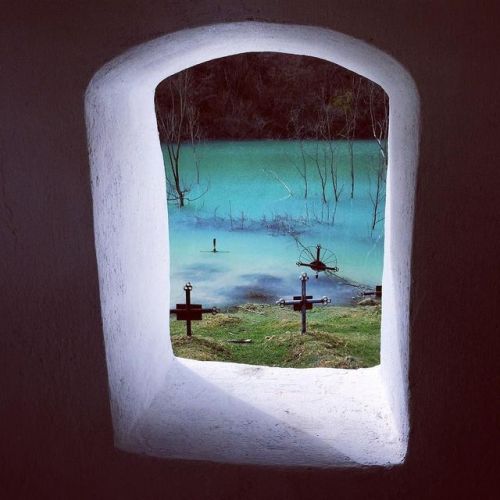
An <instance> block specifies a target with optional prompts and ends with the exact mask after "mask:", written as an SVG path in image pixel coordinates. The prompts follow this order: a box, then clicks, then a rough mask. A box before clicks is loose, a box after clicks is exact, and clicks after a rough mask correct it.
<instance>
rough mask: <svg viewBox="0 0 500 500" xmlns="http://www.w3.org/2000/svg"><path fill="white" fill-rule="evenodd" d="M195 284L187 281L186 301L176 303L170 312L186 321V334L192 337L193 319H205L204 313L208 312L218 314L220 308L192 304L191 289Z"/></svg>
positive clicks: (180, 319) (177, 318)
mask: <svg viewBox="0 0 500 500" xmlns="http://www.w3.org/2000/svg"><path fill="white" fill-rule="evenodd" d="M192 289H193V285H191V283H189V282H188V283H186V284H185V285H184V291H185V292H186V303H185V304H176V307H175V309H170V314H175V315H176V318H175V319H176V320H178V321H185V322H186V335H187V336H188V337H191V334H192V332H191V321H200V320H202V319H203V317H202V315H203V314H207V313H212V314H217V313H218V312H219V310H218V309H217V308H216V307H212V308H203V307H202V306H201V304H191V290H192Z"/></svg>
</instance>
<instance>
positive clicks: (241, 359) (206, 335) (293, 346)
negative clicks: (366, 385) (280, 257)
mask: <svg viewBox="0 0 500 500" xmlns="http://www.w3.org/2000/svg"><path fill="white" fill-rule="evenodd" d="M204 317H205V319H204V320H203V321H195V322H193V336H192V337H191V338H188V337H187V336H186V327H185V322H183V321H175V317H172V318H171V319H172V321H171V326H170V329H171V336H172V343H173V348H174V352H175V354H176V356H179V357H183V358H191V359H198V360H201V361H231V362H234V363H247V364H252V365H268V366H281V367H289V368H308V367H330V368H361V367H369V366H374V365H377V364H378V363H379V362H380V306H371V307H361V306H358V307H334V306H330V307H320V306H319V307H316V308H314V309H313V310H312V311H309V312H308V314H307V319H308V333H307V334H306V335H301V334H300V313H297V312H294V311H292V310H291V308H289V307H287V308H280V307H278V306H271V305H255V304H246V305H243V306H238V307H236V308H232V309H230V310H228V311H226V312H224V313H220V314H218V315H216V316H211V315H205V316H204ZM235 340H239V341H241V340H251V342H249V343H233V341H235Z"/></svg>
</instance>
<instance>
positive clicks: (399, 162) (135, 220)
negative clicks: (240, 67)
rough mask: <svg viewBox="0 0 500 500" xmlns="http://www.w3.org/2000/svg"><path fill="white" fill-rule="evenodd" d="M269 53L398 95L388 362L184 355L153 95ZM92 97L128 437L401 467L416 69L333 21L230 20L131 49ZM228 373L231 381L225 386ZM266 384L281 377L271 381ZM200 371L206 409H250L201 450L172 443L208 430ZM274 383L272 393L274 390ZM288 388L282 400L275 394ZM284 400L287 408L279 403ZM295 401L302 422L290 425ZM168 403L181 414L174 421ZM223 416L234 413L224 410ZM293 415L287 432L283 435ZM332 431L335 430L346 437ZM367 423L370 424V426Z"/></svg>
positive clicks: (111, 354)
mask: <svg viewBox="0 0 500 500" xmlns="http://www.w3.org/2000/svg"><path fill="white" fill-rule="evenodd" d="M257 51H273V52H284V53H289V54H303V55H310V56H315V57H319V58H323V59H325V60H329V61H332V62H335V63H336V64H339V65H341V66H344V67H346V68H348V69H350V70H352V71H355V72H356V73H359V74H361V75H363V76H365V77H367V78H369V79H371V80H373V81H374V82H376V83H378V84H379V85H381V86H382V87H383V88H384V89H385V90H386V92H387V93H388V94H389V98H390V105H391V106H390V109H391V111H390V112H391V115H390V127H391V128H390V142H389V159H390V165H389V175H388V179H387V206H386V218H385V227H386V236H385V255H384V277H383V287H384V302H383V314H382V318H383V321H382V348H381V366H380V367H379V368H378V367H377V368H374V369H368V370H358V371H346V370H334V369H322V370H319V369H315V370H302V371H301V373H300V375H299V374H298V371H297V370H292V371H290V370H289V369H288V370H285V369H276V368H261V369H259V370H257V371H256V370H255V369H252V370H251V369H247V368H246V367H244V366H240V367H238V366H235V365H232V364H230V363H227V364H225V363H210V362H205V363H199V362H190V361H183V360H178V359H177V358H175V357H174V355H173V352H172V348H171V344H170V337H169V316H168V308H169V303H170V300H169V298H170V297H169V293H170V290H169V246H168V230H167V227H168V213H167V203H166V193H165V177H164V167H163V158H162V154H161V149H160V144H159V139H158V133H157V128H156V119H155V113H154V91H155V88H156V86H157V84H158V83H159V82H160V81H162V80H163V79H165V78H166V77H168V76H170V75H172V74H174V73H177V72H178V71H181V70H183V69H185V68H188V67H190V66H193V65H195V64H199V63H201V62H204V61H207V60H210V59H214V58H218V57H224V56H227V55H232V54H238V53H243V52H257ZM85 102H86V120H87V129H88V139H89V150H90V162H91V175H92V195H93V206H94V225H95V244H96V252H97V261H98V269H99V286H100V296H101V306H102V320H103V327H104V335H105V345H106V357H107V365H108V377H109V387H110V398H111V408H112V416H113V426H114V431H115V443H116V445H117V446H118V447H120V448H123V449H127V450H130V451H137V452H145V453H149V454H152V455H157V456H166V457H171V456H176V457H181V458H195V459H196V458H199V459H206V460H219V461H229V462H250V463H278V464H284V465H287V464H288V465H292V464H294V465H321V466H329V465H340V464H353V463H354V464H387V463H398V462H401V461H402V460H403V459H404V455H405V452H406V442H407V436H408V420H409V416H408V384H407V373H408V362H409V360H408V336H409V322H408V315H409V291H410V257H411V240H412V226H413V211H414V209H413V199H414V191H415V177H416V175H415V174H416V165H417V154H418V123H419V118H418V95H417V92H416V88H415V85H414V83H413V81H412V79H411V77H410V76H409V75H408V74H407V72H406V71H405V70H404V68H402V67H401V66H400V65H399V64H398V63H397V62H396V61H394V60H393V59H392V58H391V57H389V56H388V55H386V54H384V53H382V52H381V51H379V50H377V49H375V48H374V47H371V46H369V45H367V44H365V43H363V42H361V41H359V40H355V39H352V38H350V37H348V36H345V35H342V34H339V33H336V32H333V31H330V30H326V29H321V28H314V27H306V26H291V25H274V24H265V23H253V22H246V23H231V24H221V25H215V26H208V27H203V28H197V29H192V30H186V31H182V32H178V33H174V34H171V35H168V36H165V37H162V38H159V39H156V40H154V41H152V42H149V43H146V44H143V45H141V46H139V47H136V48H134V49H132V50H130V51H128V52H127V53H125V54H123V55H121V56H119V57H118V58H116V59H115V60H113V61H111V62H110V63H109V64H107V65H106V66H105V67H103V68H102V69H101V70H100V71H99V72H98V73H97V74H96V75H95V76H94V78H93V79H92V81H91V83H90V85H89V87H88V90H87V93H86V101H85ZM186 370H187V371H188V372H189V374H188V375H187V372H186ZM191 375H192V378H190V380H191V382H190V386H189V387H181V386H179V385H178V384H177V385H176V380H178V378H180V377H184V378H189V377H190V376H191ZM266 377H267V378H266ZM229 379H230V380H231V384H227V383H225V381H227V380H229ZM263 379H264V380H268V381H269V383H268V384H264V386H262V385H259V383H260V384H261V383H262V380H263ZM200 380H201V384H200V391H201V387H202V385H203V383H205V382H206V383H207V384H209V386H210V387H217V391H218V392H217V394H219V395H220V397H219V396H217V397H216V396H214V397H213V399H212V400H207V401H206V404H207V405H210V404H213V405H218V404H220V405H221V408H222V407H223V406H224V405H227V408H228V411H229V413H230V412H231V411H232V410H234V408H235V407H237V406H238V404H239V403H235V402H242V406H241V409H240V410H239V411H234V415H233V416H232V420H231V419H230V421H226V422H225V428H226V432H225V433H222V434H217V432H215V431H214V433H213V436H216V439H215V441H214V438H213V436H212V438H211V439H212V440H210V439H207V441H206V442H204V443H201V444H199V443H198V444H197V446H193V443H191V442H190V441H189V439H187V438H186V440H182V439H181V440H177V442H176V443H174V444H173V441H175V439H173V438H174V435H175V434H177V435H182V433H184V434H185V435H186V436H189V435H190V434H192V435H195V436H196V437H197V439H198V440H199V439H201V438H200V435H199V433H197V432H196V431H197V429H200V428H202V426H203V425H204V421H203V420H202V419H199V418H197V417H193V412H192V411H191V410H193V411H203V409H204V408H199V407H197V408H193V407H192V404H193V401H195V400H196V401H199V394H197V393H196V391H194V392H193V387H194V386H196V384H197V382H196V381H200ZM291 380H294V382H293V387H292V386H291V385H290V384H291V382H290V381H291ZM259 381H260V382H259ZM271 383H272V387H273V390H271V391H267V392H266V391H263V387H264V388H265V387H269V386H270V384H271ZM240 387H244V388H245V389H244V393H243V392H238V391H240V389H239V388H240ZM311 387H314V388H315V390H316V392H315V391H314V390H313V391H311ZM337 388H338V390H337ZM306 392H307V393H310V394H312V395H313V396H314V397H312V398H311V399H310V400H309V401H307V405H305V404H301V401H300V395H301V394H302V393H306ZM280 394H281V395H282V396H283V397H282V399H280V398H279V397H277V396H278V395H280ZM188 398H191V399H190V400H188ZM228 400H230V401H231V404H229V403H228ZM348 400H349V401H348ZM273 401H274V402H275V403H276V401H277V402H278V404H274V406H273ZM297 403H298V406H297ZM190 405H191V406H190ZM294 405H296V406H297V407H294ZM287 406H289V407H290V408H291V410H287V411H288V413H286V415H282V414H281V413H280V412H281V409H282V408H283V407H287ZM306 406H307V407H306ZM249 408H250V409H256V414H255V415H254V416H253V420H252V422H251V426H252V427H253V428H254V430H255V432H256V433H257V434H256V435H266V436H267V438H266V439H267V441H269V440H271V441H272V440H273V439H274V441H275V445H274V446H273V447H271V448H272V449H269V450H267V451H266V450H265V449H264V450H263V448H266V446H265V445H264V446H263V445H262V444H259V442H258V439H255V440H250V442H247V444H246V445H245V446H243V440H244V438H242V436H244V435H245V433H246V430H245V429H244V428H243V425H244V424H243V423H241V421H240V420H241V416H242V415H245V414H248V412H249ZM292 410H293V411H295V412H296V417H295V419H293V418H292V419H291V420H290V418H291V417H288V415H289V414H290V412H292V413H293V411H292ZM169 412H171V415H173V417H172V418H171V419H170V420H169V419H168V418H167V419H166V420H165V419H164V420H162V417H164V416H165V415H167V416H168V415H169ZM373 414H377V415H379V418H378V420H377V421H376V422H371V419H372V417H373ZM262 415H263V417H261V416H262ZM316 415H320V417H321V421H318V420H317V419H316ZM190 416H191V418H190ZM308 416H309V417H310V418H309V417H308ZM176 418H178V420H175V419H176ZM308 418H309V420H308ZM186 419H187V420H188V424H186ZM214 419H215V421H217V419H220V420H221V421H222V420H224V418H223V416H222V417H221V416H220V414H219V417H217V416H215V417H214ZM259 419H260V420H259ZM287 419H288V420H287ZM329 419H330V420H329ZM315 421H316V422H317V423H316V424H315V423H314V422H315ZM281 424H283V425H284V426H285V428H283V426H282V427H281V431H276V432H275V434H272V433H273V432H274V431H272V429H274V428H275V427H276V428H280V425H281ZM372 424H373V425H372ZM181 425H184V426H186V425H188V426H191V427H182V428H180V427H179V426H181ZM246 425H247V427H248V426H249V424H248V423H247V424H246ZM320 428H321V429H322V430H321V429H320ZM332 428H336V429H337V430H336V432H335V433H334V434H332V432H331V429H332ZM367 428H368V429H369V430H370V432H365V431H364V430H363V429H367ZM283 429H284V430H283ZM212 431H213V429H212ZM212 431H210V430H207V431H206V432H205V433H204V434H203V435H204V436H205V435H206V434H207V432H208V433H210V432H212ZM294 433H295V434H294ZM299 434H300V436H303V435H307V436H314V439H315V440H316V441H320V442H321V443H322V445H321V447H319V448H318V446H317V443H316V444H314V443H313V444H311V443H309V442H308V443H309V444H308V443H305V442H303V438H302V437H297V436H299ZM169 436H171V437H172V439H169ZM273 436H274V437H273ZM238 439H239V440H240V442H239V446H238V443H237V442H236V443H235V440H236V441H237V440H238ZM224 440H228V442H227V443H224V442H223V441H224ZM229 440H231V443H229ZM301 440H302V441H301ZM290 441H294V443H295V446H299V445H300V448H301V449H302V450H303V449H305V448H307V447H308V446H310V453H308V454H306V455H303V454H302V455H300V456H296V455H297V454H295V455H294V453H292V452H291V449H289V448H287V442H290ZM325 443H326V445H325V446H323V444H325ZM235 446H236V451H235ZM329 447H331V449H332V450H333V449H335V450H336V451H335V452H333V451H332V452H331V453H329V452H328V450H329V449H330V448H329ZM377 447H378V448H377ZM320 448H321V449H320ZM238 449H239V450H244V452H243V451H238ZM374 449H375V452H374V451H373V450H374ZM220 450H222V451H220ZM224 450H227V451H226V452H224ZM276 450H278V452H276ZM280 450H281V451H280ZM318 450H319V451H318ZM377 450H378V451H377ZM316 452H317V453H316ZM315 454H316V455H315ZM315 456H316V457H317V458H315ZM294 457H295V458H294Z"/></svg>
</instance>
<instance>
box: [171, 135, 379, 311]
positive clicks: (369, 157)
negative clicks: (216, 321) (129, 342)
mask: <svg viewBox="0 0 500 500" xmlns="http://www.w3.org/2000/svg"><path fill="white" fill-rule="evenodd" d="M332 154H333V157H332V156H331V155H332ZM164 156H165V165H166V172H167V175H170V174H169V169H170V164H169V161H168V157H167V156H166V148H164ZM332 158H333V163H331V159H332ZM353 161H354V196H353V198H351V167H350V165H351V163H350V155H349V148H348V144H347V143H346V142H344V141H335V143H334V145H333V149H332V148H330V146H329V145H328V144H327V143H323V142H317V141H304V142H302V143H301V142H299V141H271V140H270V141H240V142H227V141H221V142H207V143H205V144H202V145H199V146H197V148H196V151H195V152H193V149H192V148H191V146H190V145H186V146H184V147H183V148H182V152H181V162H180V165H181V167H180V171H181V180H182V182H183V185H184V187H185V188H188V189H189V192H188V193H187V195H186V196H187V198H188V200H192V201H187V202H186V205H185V206H184V207H182V208H179V206H178V203H176V201H175V199H173V200H171V201H170V202H169V206H168V210H169V234H170V256H171V275H170V280H171V289H172V297H171V302H172V305H174V304H175V303H176V302H184V291H183V286H184V284H185V283H186V282H187V281H190V282H191V283H192V284H193V287H194V288H193V292H192V300H193V302H196V303H202V304H203V305H204V306H218V307H225V306H230V305H236V304H242V303H247V302H253V303H273V302H274V301H276V300H277V299H278V298H280V297H290V296H291V295H297V294H299V292H300V282H299V279H298V277H299V275H300V273H301V272H304V271H306V272H307V273H308V275H309V276H310V280H309V282H308V294H311V295H314V296H315V297H321V296H323V295H328V296H329V297H330V298H331V299H332V303H333V304H334V305H346V304H351V303H352V297H353V296H355V295H357V294H358V292H359V291H360V288H359V287H361V288H363V287H364V288H372V287H374V286H375V285H377V284H380V283H381V279H382V263H383V244H384V224H383V220H380V221H379V222H378V223H377V224H376V225H375V228H374V229H372V224H373V212H374V202H373V201H374V199H376V189H377V171H378V170H377V169H378V168H379V165H380V164H379V161H380V160H379V149H378V145H377V144H376V142H375V141H359V140H357V141H354V143H353ZM196 165H198V168H196ZM332 165H333V168H331V166H332ZM304 168H305V171H304ZM332 172H333V174H334V176H335V179H334V180H335V182H336V187H337V193H338V192H339V191H340V193H341V194H340V198H339V199H338V202H337V203H335V196H334V183H333V182H332ZM304 173H305V175H304ZM304 177H305V178H306V180H307V197H306V196H305V194H306V192H305V190H306V183H305V182H304ZM322 177H323V181H322ZM384 187H385V185H384V184H383V183H381V188H384ZM171 197H174V198H175V193H174V195H173V196H172V193H171ZM379 199H380V205H379V207H378V212H377V219H383V215H384V199H383V197H382V196H380V193H379ZM214 239H216V245H217V247H216V248H217V252H213V251H212V250H213V240H214ZM318 244H319V245H320V246H321V249H320V252H321V257H322V260H325V263H326V264H330V265H331V266H332V267H333V266H334V265H337V266H338V268H339V270H338V272H337V273H335V274H334V275H330V276H327V275H325V274H324V273H320V274H319V277H318V279H316V278H315V276H314V274H315V273H314V271H313V270H311V269H309V268H307V267H298V266H297V264H296V263H297V261H299V260H300V261H303V262H305V263H307V262H310V261H312V260H314V256H315V255H316V246H317V245H318ZM353 285H358V286H353Z"/></svg>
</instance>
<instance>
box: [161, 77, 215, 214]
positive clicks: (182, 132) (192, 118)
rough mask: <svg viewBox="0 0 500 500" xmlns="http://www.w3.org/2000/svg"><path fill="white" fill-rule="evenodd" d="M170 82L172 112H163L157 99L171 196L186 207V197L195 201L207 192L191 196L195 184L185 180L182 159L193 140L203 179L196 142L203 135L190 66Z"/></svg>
mask: <svg viewBox="0 0 500 500" xmlns="http://www.w3.org/2000/svg"><path fill="white" fill-rule="evenodd" d="M166 84H167V89H168V90H167V95H168V98H169V102H168V103H167V104H168V112H167V113H162V112H161V110H160V105H159V103H158V101H157V100H156V101H155V107H156V114H157V119H158V129H159V132H160V136H161V138H162V140H163V141H164V143H165V147H166V149H167V153H168V160H169V166H170V169H169V170H167V191H168V200H169V201H176V202H177V203H178V205H179V207H180V208H182V207H184V205H185V204H186V201H194V200H195V199H198V198H200V197H201V196H203V194H205V193H202V194H201V195H199V196H197V197H196V198H189V197H188V196H187V195H188V193H189V192H190V191H191V186H190V185H187V184H186V183H185V178H184V177H185V176H184V174H185V172H183V167H182V162H181V153H182V151H183V148H184V145H185V144H186V142H189V143H190V144H191V147H192V148H193V156H194V158H195V166H196V171H197V173H196V177H197V182H198V183H199V164H198V158H197V153H196V144H197V142H198V141H199V139H200V130H199V120H198V110H197V109H196V107H195V106H194V104H193V102H192V93H193V83H192V80H191V75H190V73H189V70H186V71H183V72H181V73H178V74H177V75H174V76H172V77H170V78H169V79H168V80H167V82H166ZM205 192H206V191H205Z"/></svg>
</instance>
